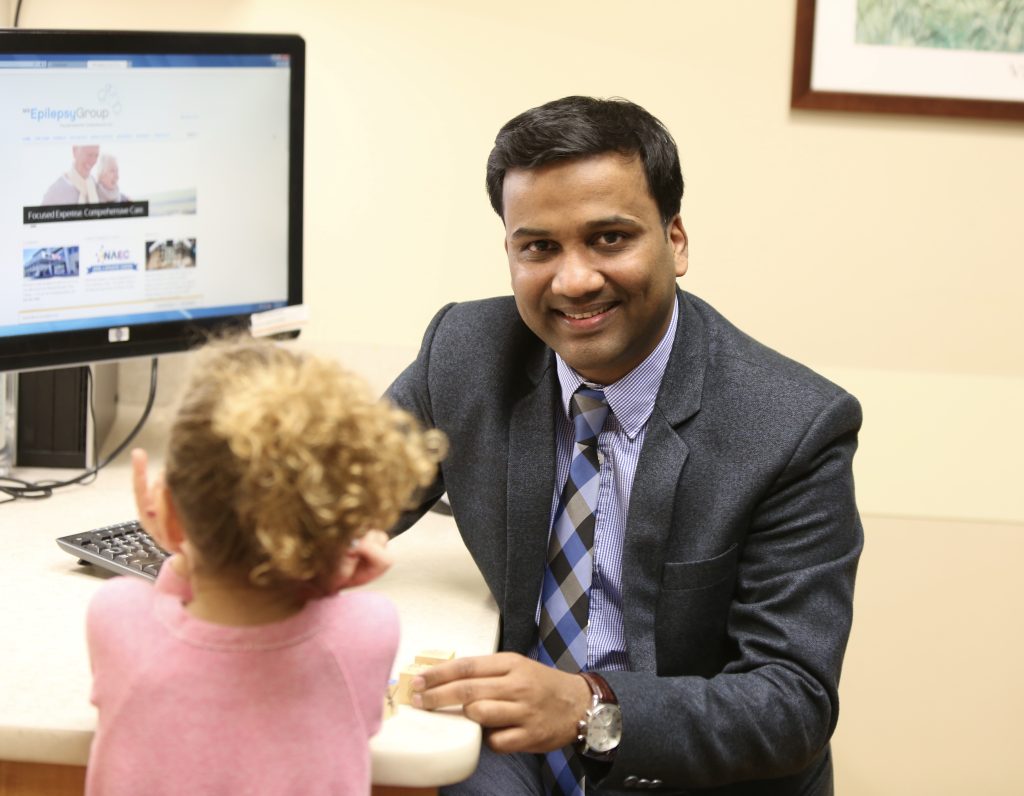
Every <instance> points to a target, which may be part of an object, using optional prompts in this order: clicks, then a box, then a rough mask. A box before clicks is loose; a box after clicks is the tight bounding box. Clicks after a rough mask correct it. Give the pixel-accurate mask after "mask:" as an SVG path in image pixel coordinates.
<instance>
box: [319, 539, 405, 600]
mask: <svg viewBox="0 0 1024 796" xmlns="http://www.w3.org/2000/svg"><path fill="white" fill-rule="evenodd" d="M387 544H388V535H387V534H386V533H384V531H368V532H367V533H366V534H365V535H364V536H363V537H362V538H361V539H356V540H355V541H353V542H352V546H351V547H350V548H349V549H348V550H347V551H346V552H345V555H344V556H343V557H342V559H341V569H340V571H339V572H338V577H337V579H336V580H335V581H334V588H335V590H338V589H347V588H351V587H353V586H362V585H363V584H364V583H369V582H370V581H371V580H374V579H375V578H379V577H380V576H381V575H383V574H384V573H385V572H387V571H388V569H390V568H391V564H392V561H393V557H392V555H391V552H390V551H389V550H388V549H387Z"/></svg>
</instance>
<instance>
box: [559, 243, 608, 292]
mask: <svg viewBox="0 0 1024 796" xmlns="http://www.w3.org/2000/svg"><path fill="white" fill-rule="evenodd" d="M603 285H604V276H603V275H602V273H601V272H600V271H599V270H598V269H597V268H595V267H594V264H593V263H592V262H590V258H589V257H588V256H587V255H586V254H585V253H583V252H575V251H571V250H567V251H565V252H564V254H563V255H562V257H560V258H559V263H558V271H557V272H556V273H555V278H554V279H553V280H552V281H551V289H552V290H553V291H554V292H555V293H558V294H559V295H562V296H570V297H577V296H586V295H589V294H591V293H596V292H597V291H598V290H600V289H601V288H602V287H603Z"/></svg>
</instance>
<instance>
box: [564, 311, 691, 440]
mask: <svg viewBox="0 0 1024 796" xmlns="http://www.w3.org/2000/svg"><path fill="white" fill-rule="evenodd" d="M678 323H679V302H678V301H673V302H672V320H671V321H669V324H668V329H666V330H665V335H664V336H663V337H662V338H661V341H660V342H659V343H658V345H656V346H655V347H654V350H653V351H652V352H651V353H650V354H648V355H647V358H646V359H644V361H643V362H641V363H640V364H639V365H637V366H636V367H635V368H633V370H631V371H630V372H629V373H627V374H626V375H625V376H623V377H622V378H621V379H619V380H618V381H617V382H615V383H614V384H608V385H600V384H597V385H594V386H596V387H598V388H599V389H601V390H604V395H605V398H606V399H607V400H608V406H609V407H610V408H611V410H612V414H614V415H615V419H616V420H618V422H619V425H620V426H621V427H622V430H623V431H624V432H625V433H626V436H627V437H629V438H630V439H633V438H634V437H635V436H636V435H637V434H639V433H640V429H642V428H643V427H644V425H645V424H646V423H647V421H648V419H649V418H650V416H651V413H652V412H654V399H655V398H656V397H657V395H658V388H659V387H660V386H661V379H662V377H663V376H664V375H665V368H667V367H668V358H669V354H671V353H672V342H673V341H674V340H675V338H676V326H677V325H678ZM555 363H556V366H557V368H558V383H559V384H560V385H561V388H562V409H563V410H564V411H565V416H566V417H569V401H571V400H572V396H573V393H575V392H576V390H578V389H579V387H580V385H581V384H583V382H584V381H585V379H584V378H583V377H582V376H580V375H579V374H578V373H577V372H576V371H575V370H573V369H572V368H571V367H570V366H569V365H567V364H566V362H565V360H564V359H562V357H561V356H559V355H558V354H557V353H556V354H555Z"/></svg>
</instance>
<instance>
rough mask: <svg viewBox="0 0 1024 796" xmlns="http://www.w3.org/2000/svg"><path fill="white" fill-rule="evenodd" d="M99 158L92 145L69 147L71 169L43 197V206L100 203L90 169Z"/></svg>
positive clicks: (95, 147)
mask: <svg viewBox="0 0 1024 796" xmlns="http://www.w3.org/2000/svg"><path fill="white" fill-rule="evenodd" d="M99 157H100V148H99V146H96V145H94V144H89V145H85V146H73V147H71V158H72V163H71V168H70V169H68V170H67V171H66V172H64V174H62V175H61V176H60V177H58V178H57V180H56V181H55V182H54V183H53V185H51V186H50V187H49V188H47V190H46V194H45V195H44V196H43V202H42V203H43V204H44V205H83V204H95V203H96V202H98V201H100V199H99V194H98V193H97V190H96V180H95V179H94V178H93V176H92V167H93V166H95V165H96V161H97V160H99Z"/></svg>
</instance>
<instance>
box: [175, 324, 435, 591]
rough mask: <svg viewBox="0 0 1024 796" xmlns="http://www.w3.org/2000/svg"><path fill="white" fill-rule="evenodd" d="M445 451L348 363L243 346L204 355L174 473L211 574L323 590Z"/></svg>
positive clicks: (404, 504)
mask: <svg viewBox="0 0 1024 796" xmlns="http://www.w3.org/2000/svg"><path fill="white" fill-rule="evenodd" d="M444 448H445V439H444V437H443V435H442V434H441V432H439V431H426V432H424V431H421V430H420V429H419V427H418V425H417V424H416V422H415V420H414V419H413V418H412V416H411V415H408V414H407V413H405V412H403V411H401V410H399V409H396V408H394V407H392V406H389V405H387V404H385V403H383V402H381V401H379V400H377V399H376V398H375V397H374V396H373V395H372V394H371V392H370V390H369V388H368V386H367V385H366V384H365V382H363V380H362V379H360V378H359V377H357V376H355V375H354V374H352V373H350V372H349V371H347V370H345V369H344V368H342V367H341V366H340V365H338V364H337V363H335V362H333V361H330V360H327V359H322V358H319V357H315V356H312V355H309V354H305V353H297V352H294V351H291V350H289V349H286V348H282V347H280V346H278V345H275V344H274V343H271V342H267V341H251V340H249V341H239V340H236V341H228V342H221V343H213V344H211V345H209V346H208V347H207V350H205V351H203V352H201V353H200V354H199V358H198V362H197V364H196V367H195V370H194V371H193V374H192V377H191V380H190V384H189V386H188V388H187V391H186V395H185V398H184V399H183V402H182V404H181V406H180V408H179V410H178V413H177V416H176V418H175V420H174V423H173V426H172V428H171V434H170V443H169V446H168V452H167V460H166V476H165V477H166V481H167V485H168V488H169V489H170V492H171V496H172V499H173V500H174V503H175V506H176V507H177V509H178V512H179V514H180V515H181V518H182V521H183V523H184V525H185V528H186V531H187V534H188V539H189V542H190V543H191V544H192V546H193V547H194V548H195V550H196V552H197V553H198V558H199V562H200V564H201V566H202V567H203V568H204V569H208V570H209V571H212V572H224V573H230V574H234V575H237V576H239V577H242V578H245V579H247V580H248V581H249V582H251V583H254V584H257V585H263V586H273V585H278V584H282V585H283V584H294V585H301V586H306V587H309V588H310V589H311V590H312V591H313V592H315V593H324V592H326V591H327V590H329V589H330V584H331V582H332V580H333V579H334V577H335V576H336V573H337V572H338V570H339V567H340V564H341V559H342V556H343V555H344V553H345V550H346V549H347V547H348V545H349V543H350V542H351V541H352V540H353V539H354V538H357V537H359V536H361V535H362V534H364V533H365V532H367V531H368V530H371V529H374V528H380V529H385V530H386V529H387V528H389V527H391V526H392V525H393V524H394V523H395V522H396V521H397V519H398V517H399V515H400V513H401V512H402V511H403V510H404V509H406V508H408V507H409V502H410V500H411V499H412V497H413V496H414V494H415V493H416V492H417V490H418V488H420V487H424V486H427V485H429V484H430V483H431V481H433V479H434V477H435V476H436V473H437V463H438V462H439V461H440V459H441V458H442V456H443V455H444Z"/></svg>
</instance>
